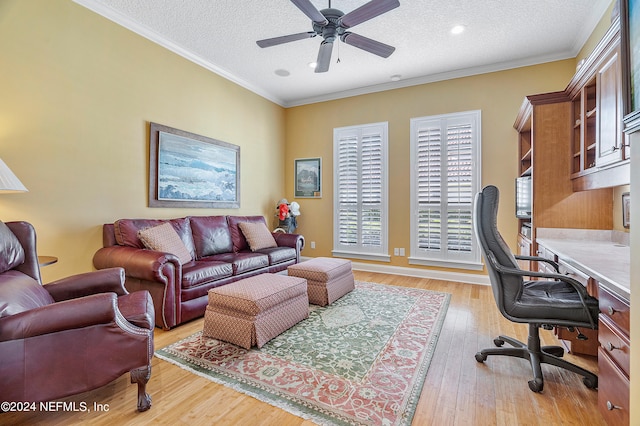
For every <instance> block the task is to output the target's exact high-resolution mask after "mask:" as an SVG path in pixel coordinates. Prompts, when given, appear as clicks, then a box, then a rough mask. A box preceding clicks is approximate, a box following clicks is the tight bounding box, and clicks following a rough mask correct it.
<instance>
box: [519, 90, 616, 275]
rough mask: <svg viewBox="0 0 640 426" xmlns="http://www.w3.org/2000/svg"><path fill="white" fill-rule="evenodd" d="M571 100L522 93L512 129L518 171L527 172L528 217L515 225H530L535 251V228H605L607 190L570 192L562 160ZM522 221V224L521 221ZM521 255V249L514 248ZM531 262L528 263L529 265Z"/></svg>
mask: <svg viewBox="0 0 640 426" xmlns="http://www.w3.org/2000/svg"><path fill="white" fill-rule="evenodd" d="M572 105H573V101H572V100H571V99H570V98H569V97H568V96H567V93H566V92H564V91H563V92H552V93H543V94H538V95H531V96H527V97H525V99H524V101H523V103H522V106H521V108H520V111H519V113H518V116H517V117H516V121H515V123H514V128H515V129H516V130H517V131H518V149H519V160H518V161H519V165H518V167H519V168H518V170H519V171H520V173H521V176H522V175H530V176H531V181H532V182H531V193H532V206H531V207H532V208H531V218H530V219H519V223H518V229H520V230H521V229H523V226H525V227H527V228H530V229H531V232H530V235H522V233H520V235H521V236H522V237H524V238H526V239H529V240H530V241H531V244H530V246H531V247H530V252H531V253H535V252H536V250H537V245H536V230H537V229H538V228H583V229H611V228H612V227H613V214H612V211H613V191H612V189H611V188H604V189H598V190H594V191H582V192H576V191H574V188H573V185H572V180H571V174H572V170H571V163H570V162H569V161H567V152H568V150H569V149H568V143H569V141H570V140H571V135H572V132H573V126H572V125H571V117H572V115H571V114H572ZM527 225H528V226H527ZM520 254H523V253H520ZM532 266H534V265H532Z"/></svg>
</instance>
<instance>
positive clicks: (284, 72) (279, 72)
mask: <svg viewBox="0 0 640 426" xmlns="http://www.w3.org/2000/svg"><path fill="white" fill-rule="evenodd" d="M274 72H275V73H276V75H279V76H280V77H288V76H289V75H290V74H291V73H290V72H289V71H287V70H283V69H277V70H275V71H274Z"/></svg>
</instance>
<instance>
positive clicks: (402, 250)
mask: <svg viewBox="0 0 640 426" xmlns="http://www.w3.org/2000/svg"><path fill="white" fill-rule="evenodd" d="M400 256H404V247H400Z"/></svg>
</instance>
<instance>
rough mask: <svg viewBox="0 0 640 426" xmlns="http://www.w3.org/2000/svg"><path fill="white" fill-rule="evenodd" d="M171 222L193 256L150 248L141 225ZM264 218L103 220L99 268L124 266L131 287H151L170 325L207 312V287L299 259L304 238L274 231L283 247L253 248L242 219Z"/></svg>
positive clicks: (163, 322) (159, 313)
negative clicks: (141, 236)
mask: <svg viewBox="0 0 640 426" xmlns="http://www.w3.org/2000/svg"><path fill="white" fill-rule="evenodd" d="M164 222H169V223H171V225H172V226H173V228H174V230H175V231H176V232H177V233H178V235H179V237H180V239H181V240H182V242H183V243H184V245H185V247H186V248H187V249H188V251H189V253H190V255H191V258H192V261H190V262H188V263H185V264H181V263H180V261H179V259H178V257H177V256H175V255H174V254H171V253H166V252H159V251H153V250H149V249H145V246H144V244H143V243H142V242H141V241H140V239H139V237H138V232H139V231H140V230H143V229H146V228H149V227H153V226H156V225H159V224H162V223H164ZM240 222H252V223H263V224H264V225H265V226H266V222H265V219H264V217H263V216H188V217H183V218H178V219H170V220H160V219H120V220H118V221H116V222H115V223H109V224H105V225H103V245H104V247H103V248H101V249H99V250H98V251H97V252H96V254H95V255H94V257H93V264H94V266H95V267H96V268H97V269H104V268H111V267H114V266H120V267H123V268H124V269H125V274H126V282H125V286H126V287H127V289H129V291H135V290H141V289H144V290H148V291H149V292H150V293H151V297H152V298H153V302H154V306H155V309H156V325H157V326H158V327H162V328H163V329H165V330H168V329H170V328H172V327H175V326H176V325H179V324H182V323H184V322H186V321H189V320H192V319H194V318H198V317H201V316H203V315H204V312H205V309H206V307H207V302H208V300H207V292H208V291H209V289H212V288H214V287H217V286H221V285H225V284H229V283H231V282H234V281H238V280H239V279H242V278H246V277H250V276H253V275H258V274H262V273H265V272H270V273H276V272H280V271H284V270H286V269H287V267H288V266H289V265H293V264H295V263H298V262H299V261H300V251H301V250H302V248H303V246H304V238H303V237H302V236H301V235H297V234H285V233H273V234H272V235H273V237H274V239H275V240H276V243H277V245H278V247H273V248H264V249H260V250H257V251H251V250H250V248H249V245H248V244H247V240H246V239H245V237H244V235H243V233H242V231H241V229H240V227H239V226H238V224H239V223H240Z"/></svg>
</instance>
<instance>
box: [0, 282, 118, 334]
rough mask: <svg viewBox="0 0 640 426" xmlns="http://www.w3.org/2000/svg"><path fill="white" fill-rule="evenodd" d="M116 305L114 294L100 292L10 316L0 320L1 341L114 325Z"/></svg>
mask: <svg viewBox="0 0 640 426" xmlns="http://www.w3.org/2000/svg"><path fill="white" fill-rule="evenodd" d="M117 303H118V302H117V296H116V295H115V293H102V294H94V295H91V296H87V297H81V298H78V299H72V300H66V301H63V302H58V303H52V304H50V305H46V306H42V307H39V308H35V309H31V310H28V311H24V312H20V313H19V314H15V315H10V316H7V317H4V318H1V319H0V330H2V333H0V341H8V340H16V339H26V338H29V337H34V336H40V335H43V334H49V333H56V332H59V331H64V330H71V329H75V328H84V327H89V326H92V325H96V324H108V323H110V322H115V320H116V310H117Z"/></svg>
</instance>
